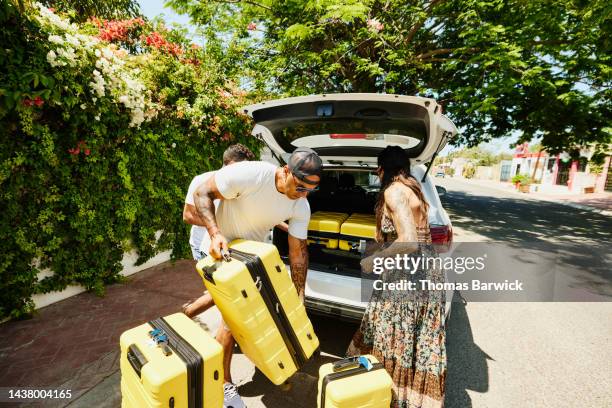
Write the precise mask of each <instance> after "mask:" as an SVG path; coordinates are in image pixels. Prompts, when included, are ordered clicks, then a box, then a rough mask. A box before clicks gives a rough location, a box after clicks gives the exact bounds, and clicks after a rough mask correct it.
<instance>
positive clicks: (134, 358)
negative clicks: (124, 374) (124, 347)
mask: <svg viewBox="0 0 612 408" xmlns="http://www.w3.org/2000/svg"><path fill="white" fill-rule="evenodd" d="M127 359H128V361H129V363H130V365H131V366H132V368H133V369H134V371H135V372H136V374H138V378H140V373H141V371H142V366H143V365H145V364H147V363H148V362H149V361H148V360H147V359H146V358H145V356H144V355H143V354H142V352H141V351H140V349H139V348H138V346H136V345H135V344H132V345H130V346H129V347H128V352H127Z"/></svg>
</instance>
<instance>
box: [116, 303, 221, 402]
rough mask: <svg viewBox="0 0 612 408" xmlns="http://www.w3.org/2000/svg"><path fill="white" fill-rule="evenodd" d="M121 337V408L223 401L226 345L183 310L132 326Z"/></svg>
mask: <svg viewBox="0 0 612 408" xmlns="http://www.w3.org/2000/svg"><path fill="white" fill-rule="evenodd" d="M119 342H120V345H121V357H120V367H121V406H122V408H146V407H175V408H192V407H193V408H202V407H204V408H220V407H222V406H223V349H222V347H221V345H220V344H219V343H217V341H216V340H215V339H214V338H212V337H211V336H210V335H209V334H208V333H206V332H205V331H204V330H202V328H201V327H200V326H199V325H198V324H197V323H195V322H194V321H192V320H191V319H189V318H188V317H187V316H185V315H184V314H183V313H176V314H173V315H170V316H166V317H162V318H159V319H155V320H151V321H150V322H148V323H145V324H142V325H140V326H138V327H135V328H133V329H130V330H128V331H126V332H124V333H123V334H122V335H121V338H120V340H119Z"/></svg>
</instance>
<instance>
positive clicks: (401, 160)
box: [347, 146, 446, 408]
mask: <svg viewBox="0 0 612 408" xmlns="http://www.w3.org/2000/svg"><path fill="white" fill-rule="evenodd" d="M378 166H379V167H378V174H379V177H380V180H381V190H380V194H379V198H378V203H377V205H376V217H377V237H376V239H377V241H378V242H379V243H380V245H381V247H382V250H380V251H378V252H377V253H375V254H374V255H372V256H370V257H368V258H366V259H364V260H363V261H362V269H363V271H364V272H366V273H367V272H371V271H372V268H373V262H374V257H385V256H392V257H395V254H398V253H400V254H404V253H408V254H410V256H411V257H430V258H433V257H436V252H435V250H434V248H433V247H432V245H431V234H430V232H429V225H428V222H427V211H428V207H429V205H428V204H427V202H426V201H425V197H424V196H423V192H422V191H421V188H420V185H419V183H418V182H417V181H416V180H415V179H414V178H413V177H412V176H411V175H410V169H409V159H408V156H407V154H406V152H405V151H404V150H403V149H401V148H400V147H398V146H389V147H387V148H386V149H385V150H383V152H382V153H381V154H380V155H379V156H378ZM378 278H380V279H382V281H383V282H399V281H400V280H409V281H413V282H415V283H416V284H417V288H420V283H419V281H420V280H429V281H432V282H434V283H435V282H437V283H440V282H443V281H444V273H443V271H442V270H440V268H439V267H436V266H435V265H431V264H430V265H429V268H427V267H424V265H423V264H422V266H421V267H419V268H416V270H405V269H397V268H396V269H392V270H385V271H384V272H383V273H382V275H381V276H380V277H377V279H378ZM444 301H445V299H444V291H426V290H416V291H399V290H397V291H396V290H383V291H374V292H373V294H372V297H371V299H370V302H369V304H368V306H367V308H366V312H365V315H364V317H363V320H362V322H361V326H360V327H359V330H357V332H356V333H355V335H354V336H353V339H352V341H351V343H350V345H349V348H348V350H347V355H349V356H354V355H361V354H372V355H374V356H375V357H376V358H377V359H378V360H379V361H380V362H381V363H383V365H384V366H385V368H386V370H387V372H388V373H389V374H390V375H391V378H392V379H393V402H392V404H391V406H392V407H399V408H405V407H409V408H416V407H427V408H429V407H442V406H443V405H444V382H445V377H446V349H445V344H444V343H445V338H446V331H445V327H444Z"/></svg>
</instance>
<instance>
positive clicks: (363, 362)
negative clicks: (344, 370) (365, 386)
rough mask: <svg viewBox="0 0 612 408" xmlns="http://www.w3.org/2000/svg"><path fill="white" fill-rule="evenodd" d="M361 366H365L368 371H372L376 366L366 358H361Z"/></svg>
mask: <svg viewBox="0 0 612 408" xmlns="http://www.w3.org/2000/svg"><path fill="white" fill-rule="evenodd" d="M359 364H360V365H362V366H364V367H365V369H366V370H368V371H370V370H371V369H372V368H373V367H374V366H373V365H372V363H371V362H370V360H368V359H367V358H366V357H365V356H359Z"/></svg>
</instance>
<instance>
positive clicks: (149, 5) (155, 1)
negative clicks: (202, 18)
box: [138, 0, 199, 42]
mask: <svg viewBox="0 0 612 408" xmlns="http://www.w3.org/2000/svg"><path fill="white" fill-rule="evenodd" d="M138 4H140V10H141V11H142V14H144V15H145V16H146V17H147V18H149V19H153V18H155V17H157V16H160V15H161V16H162V17H163V19H164V21H165V22H166V24H167V25H168V26H172V23H178V24H181V25H183V26H185V28H187V29H188V30H189V33H190V34H191V36H192V37H193V36H194V35H195V34H194V33H195V27H194V26H192V25H191V24H190V22H189V16H187V15H184V14H177V13H175V12H174V10H172V9H171V8H169V7H168V8H166V7H164V0H138ZM196 42H199V41H196Z"/></svg>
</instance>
